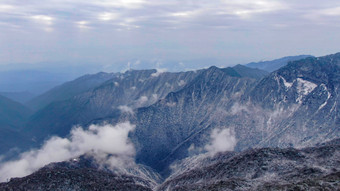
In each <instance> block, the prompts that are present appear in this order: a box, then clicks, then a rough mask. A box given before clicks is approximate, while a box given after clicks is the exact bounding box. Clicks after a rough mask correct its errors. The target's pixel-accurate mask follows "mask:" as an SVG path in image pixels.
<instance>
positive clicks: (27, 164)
mask: <svg viewBox="0 0 340 191" xmlns="http://www.w3.org/2000/svg"><path fill="white" fill-rule="evenodd" d="M134 128H135V126H134V125H132V124H130V123H129V122H125V123H119V124H117V125H115V126H112V125H109V124H107V125H103V126H97V125H91V126H90V127H89V129H88V130H84V129H83V128H82V127H75V128H74V129H72V131H71V132H70V137H69V138H61V137H52V138H51V139H49V140H48V141H46V142H45V144H44V145H43V146H42V147H41V148H40V149H35V150H31V151H28V152H25V153H22V154H21V156H20V158H19V159H18V160H14V161H9V162H5V163H2V164H0V182H3V181H6V180H8V179H9V178H12V177H23V176H26V175H29V174H31V173H33V172H35V171H36V170H38V169H40V168H41V167H43V166H45V165H47V164H49V163H51V162H61V161H65V160H68V159H71V158H74V157H77V156H79V155H83V154H85V153H86V154H88V153H90V154H91V155H93V156H94V157H95V158H96V159H97V160H98V162H100V164H106V165H109V166H110V167H115V166H117V165H124V164H125V162H126V161H127V160H126V159H131V158H133V157H134V155H135V149H134V145H133V144H132V143H131V142H130V141H129V139H128V134H129V132H131V131H133V130H134ZM112 155H114V156H112ZM120 158H122V159H120Z"/></svg>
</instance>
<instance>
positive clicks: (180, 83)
mask: <svg viewBox="0 0 340 191" xmlns="http://www.w3.org/2000/svg"><path fill="white" fill-rule="evenodd" d="M185 84H186V82H185V81H184V80H181V81H179V82H178V85H179V86H184V85H185Z"/></svg>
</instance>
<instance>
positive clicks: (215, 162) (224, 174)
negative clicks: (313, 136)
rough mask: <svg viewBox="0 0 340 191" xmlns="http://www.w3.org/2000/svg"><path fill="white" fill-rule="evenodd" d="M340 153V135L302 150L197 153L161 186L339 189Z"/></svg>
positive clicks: (170, 188) (227, 188)
mask: <svg viewBox="0 0 340 191" xmlns="http://www.w3.org/2000/svg"><path fill="white" fill-rule="evenodd" d="M339 157H340V139H336V140H333V141H331V142H329V143H327V144H324V145H319V146H316V147H309V148H304V149H300V150H298V149H294V148H287V149H279V148H261V149H250V150H247V151H244V152H241V153H221V154H218V155H216V156H214V157H211V156H209V155H208V156H202V155H201V156H194V157H191V158H188V159H185V160H183V161H182V162H179V164H177V165H176V167H174V171H175V173H174V175H172V176H171V177H169V178H168V179H167V180H166V181H165V182H164V183H163V184H162V185H161V186H160V187H159V188H158V190H290V189H293V190H295V189H298V190H312V189H316V190H320V189H321V190H323V189H328V190H337V189H340V160H339ZM183 167H187V168H186V169H185V168H184V169H183ZM176 171H180V172H179V173H178V172H177V173H176Z"/></svg>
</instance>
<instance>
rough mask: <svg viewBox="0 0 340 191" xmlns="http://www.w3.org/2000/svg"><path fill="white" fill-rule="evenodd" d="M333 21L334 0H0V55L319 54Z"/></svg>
mask: <svg viewBox="0 0 340 191" xmlns="http://www.w3.org/2000/svg"><path fill="white" fill-rule="evenodd" d="M339 21H340V2H339V1H336V0H323V1H321V0H311V1H307V0H300V1H293V0H285V1H284V0H214V1H211V0H195V1H193V0H185V1H180V0H171V1H165V0H102V1H80V0H45V1H38V0H29V1H21V0H3V1H1V2H0V63H2V64H6V63H17V62H26V63H34V62H41V61H65V60H68V61H70V62H85V61H87V62H96V63H101V64H103V66H104V65H105V66H106V65H108V64H114V63H116V62H119V61H123V60H124V62H125V61H126V60H129V59H131V60H133V59H134V60H138V59H148V60H152V59H166V60H168V59H170V60H176V61H181V60H190V59H195V58H208V57H210V58H212V57H213V58H217V59H220V60H223V61H222V62H221V64H223V63H224V64H225V65H232V64H237V63H243V62H247V61H256V60H259V59H270V58H275V57H279V56H285V55H291V54H302V53H305V54H315V55H322V54H327V53H332V52H334V51H338V50H336V49H337V46H338V44H339V42H340V38H338V37H337V35H336V34H338V33H339V32H340V26H339V24H337V23H339Z"/></svg>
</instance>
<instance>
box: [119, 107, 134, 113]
mask: <svg viewBox="0 0 340 191" xmlns="http://www.w3.org/2000/svg"><path fill="white" fill-rule="evenodd" d="M118 109H119V110H120V111H121V112H123V113H129V114H133V113H134V112H133V109H132V108H131V107H129V106H127V105H120V106H119V107H118Z"/></svg>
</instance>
